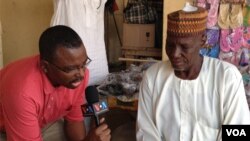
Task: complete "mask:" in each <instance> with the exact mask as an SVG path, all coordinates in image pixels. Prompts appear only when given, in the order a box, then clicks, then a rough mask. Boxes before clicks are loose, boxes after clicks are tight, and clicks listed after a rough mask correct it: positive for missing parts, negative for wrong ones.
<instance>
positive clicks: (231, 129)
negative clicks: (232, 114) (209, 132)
mask: <svg viewBox="0 0 250 141" xmlns="http://www.w3.org/2000/svg"><path fill="white" fill-rule="evenodd" d="M232 139H233V140H236V139H237V140H239V141H250V125H222V140H223V141H227V140H232Z"/></svg>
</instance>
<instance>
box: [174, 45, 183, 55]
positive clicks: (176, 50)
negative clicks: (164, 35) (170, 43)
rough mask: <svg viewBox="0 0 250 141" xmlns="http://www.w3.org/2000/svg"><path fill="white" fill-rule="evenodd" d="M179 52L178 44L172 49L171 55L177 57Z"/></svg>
mask: <svg viewBox="0 0 250 141" xmlns="http://www.w3.org/2000/svg"><path fill="white" fill-rule="evenodd" d="M180 54H181V49H180V47H178V46H177V47H175V48H174V49H173V52H172V55H173V56H174V57H179V56H180Z"/></svg>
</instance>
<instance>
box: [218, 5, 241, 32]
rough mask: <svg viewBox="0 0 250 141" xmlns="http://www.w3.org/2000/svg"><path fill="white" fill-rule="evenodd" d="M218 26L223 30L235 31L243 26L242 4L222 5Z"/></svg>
mask: <svg viewBox="0 0 250 141" xmlns="http://www.w3.org/2000/svg"><path fill="white" fill-rule="evenodd" d="M218 25H219V26H220V27H221V28H222V29H229V28H231V29H234V28H238V27H240V26H242V25H243V13H242V5H241V4H229V3H223V4H220V8H219V17H218Z"/></svg>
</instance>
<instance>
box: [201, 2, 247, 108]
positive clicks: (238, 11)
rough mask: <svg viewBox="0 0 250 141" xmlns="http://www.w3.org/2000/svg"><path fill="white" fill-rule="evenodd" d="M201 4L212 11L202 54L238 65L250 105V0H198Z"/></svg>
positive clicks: (209, 12) (209, 15)
mask: <svg viewBox="0 0 250 141" xmlns="http://www.w3.org/2000/svg"><path fill="white" fill-rule="evenodd" d="M197 5H198V6H200V7H203V8H206V9H207V10H208V19H207V30H206V31H207V45H206V46H205V47H203V48H202V49H201V50H200V54H201V55H206V56H210V57H214V58H218V59H221V60H224V61H227V62H229V63H232V64H234V65H235V66H237V67H238V69H239V70H240V72H241V74H242V77H243V81H244V85H245V91H246V96H247V98H248V103H249V106H250V64H249V61H250V60H249V58H250V54H249V53H250V51H249V49H250V0H198V1H197Z"/></svg>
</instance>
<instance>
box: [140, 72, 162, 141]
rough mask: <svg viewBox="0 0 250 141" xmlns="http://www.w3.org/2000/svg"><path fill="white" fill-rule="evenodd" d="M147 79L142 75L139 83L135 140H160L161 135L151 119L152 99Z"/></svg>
mask: <svg viewBox="0 0 250 141" xmlns="http://www.w3.org/2000/svg"><path fill="white" fill-rule="evenodd" d="M149 85H150V84H149V82H148V79H147V75H144V77H143V80H142V82H141V84H140V91H139V99H138V101H139V103H138V115H137V129H136V138H137V141H160V140H161V136H160V134H159V132H158V130H157V128H156V126H155V124H154V123H155V122H154V120H153V105H152V103H153V101H152V92H151V91H150V88H149V87H150V86H149Z"/></svg>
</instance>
